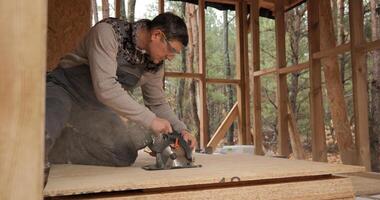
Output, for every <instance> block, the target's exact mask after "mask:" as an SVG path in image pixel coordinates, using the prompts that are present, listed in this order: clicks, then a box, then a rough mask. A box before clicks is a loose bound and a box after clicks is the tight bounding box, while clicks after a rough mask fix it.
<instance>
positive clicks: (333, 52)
mask: <svg viewBox="0 0 380 200" xmlns="http://www.w3.org/2000/svg"><path fill="white" fill-rule="evenodd" d="M350 49H351V44H350V43H346V44H341V45H339V46H337V47H335V48H328V49H325V50H322V51H318V52H315V53H313V54H312V55H313V59H320V58H325V57H329V56H337V55H339V54H342V53H346V52H348V51H350Z"/></svg>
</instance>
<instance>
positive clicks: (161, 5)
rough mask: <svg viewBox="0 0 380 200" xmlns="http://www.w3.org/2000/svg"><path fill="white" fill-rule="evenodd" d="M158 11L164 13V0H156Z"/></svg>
mask: <svg viewBox="0 0 380 200" xmlns="http://www.w3.org/2000/svg"><path fill="white" fill-rule="evenodd" d="M158 12H159V13H164V12H165V2H164V0H158Z"/></svg>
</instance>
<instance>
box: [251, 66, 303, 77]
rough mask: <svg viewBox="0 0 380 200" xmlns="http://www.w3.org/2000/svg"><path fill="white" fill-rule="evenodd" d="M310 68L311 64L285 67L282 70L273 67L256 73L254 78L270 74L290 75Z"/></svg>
mask: <svg viewBox="0 0 380 200" xmlns="http://www.w3.org/2000/svg"><path fill="white" fill-rule="evenodd" d="M308 67H309V62H305V63H299V64H295V65H291V66H288V67H283V68H280V69H278V68H277V67H271V68H266V69H262V70H257V71H254V72H253V76H254V77H258V76H264V75H268V74H289V73H294V72H298V71H302V70H304V69H308Z"/></svg>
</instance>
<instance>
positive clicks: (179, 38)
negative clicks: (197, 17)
mask: <svg viewBox="0 0 380 200" xmlns="http://www.w3.org/2000/svg"><path fill="white" fill-rule="evenodd" d="M150 32H151V42H150V43H149V46H148V51H149V54H150V57H151V59H152V61H153V62H154V63H159V62H161V61H163V60H165V59H168V60H171V59H173V58H174V57H175V55H176V54H179V53H180V51H181V50H182V49H183V48H184V47H185V46H187V43H188V41H189V37H188V35H187V27H186V24H185V22H184V21H183V19H181V18H180V17H178V16H177V15H174V14H173V13H170V12H166V13H162V14H159V15H158V16H157V17H155V18H154V19H153V20H152V22H151V25H150Z"/></svg>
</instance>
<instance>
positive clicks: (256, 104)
mask: <svg viewBox="0 0 380 200" xmlns="http://www.w3.org/2000/svg"><path fill="white" fill-rule="evenodd" d="M251 10H252V11H253V15H252V17H251V33H252V62H253V63H252V65H253V71H254V72H253V74H252V76H253V78H252V79H253V87H252V94H253V115H254V116H253V135H254V144H255V155H264V151H263V148H262V146H263V141H262V140H263V139H262V133H261V131H262V122H261V80H260V76H258V77H256V76H255V75H254V73H255V72H256V71H259V70H260V21H259V1H258V0H252V1H251Z"/></svg>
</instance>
